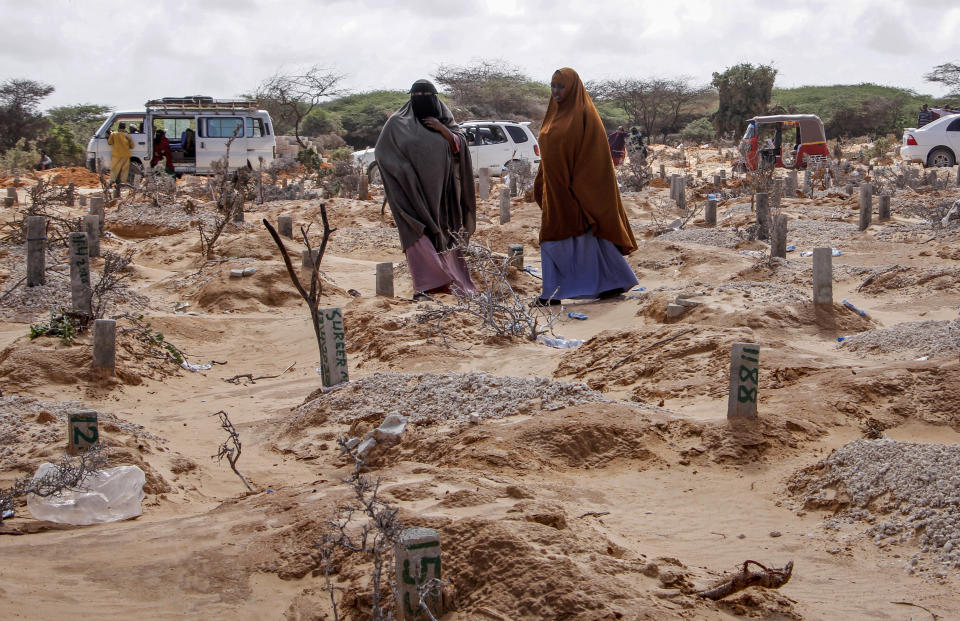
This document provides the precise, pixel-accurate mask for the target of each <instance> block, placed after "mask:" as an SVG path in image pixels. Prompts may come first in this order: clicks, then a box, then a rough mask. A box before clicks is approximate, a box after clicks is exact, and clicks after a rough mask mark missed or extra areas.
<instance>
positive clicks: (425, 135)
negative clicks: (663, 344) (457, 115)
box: [376, 68, 637, 305]
mask: <svg viewBox="0 0 960 621" xmlns="http://www.w3.org/2000/svg"><path fill="white" fill-rule="evenodd" d="M550 88H551V98H550V102H549V104H548V106H547V113H546V116H545V117H544V120H543V125H542V127H541V129H540V137H539V141H540V150H541V162H540V168H539V171H538V172H537V177H536V181H535V183H534V197H535V199H536V201H537V204H538V205H540V208H541V209H542V214H541V225H540V256H541V259H542V264H543V270H542V271H543V293H542V295H541V296H540V297H539V298H538V300H537V303H538V304H541V305H553V304H560V301H561V300H563V299H585V298H608V297H614V296H617V295H619V294H620V293H623V292H624V291H625V290H627V289H629V288H631V287H633V286H634V285H636V284H637V278H636V276H635V275H634V273H633V270H632V269H630V266H629V265H628V264H627V261H626V260H625V259H624V258H623V256H624V255H626V254H630V253H631V252H633V251H634V250H636V249H637V242H636V240H635V239H634V236H633V231H632V230H631V229H630V223H629V222H628V221H627V216H626V212H625V211H624V209H623V203H622V202H621V200H620V190H619V188H618V186H617V178H616V173H615V172H614V165H613V160H612V159H611V155H610V145H609V143H608V141H607V135H606V132H605V131H604V128H603V123H602V122H601V121H600V115H599V113H598V112H597V109H596V107H595V106H594V104H593V101H592V100H591V99H590V96H589V95H588V94H587V91H586V89H585V88H584V87H583V83H582V82H581V80H580V76H578V75H577V73H576V72H575V71H574V70H573V69H569V68H564V69H559V70H558V71H557V72H556V73H554V74H553V79H552V81H551V84H550ZM376 158H377V165H378V166H379V168H380V174H381V176H382V177H383V184H384V190H385V192H386V195H387V201H388V202H389V203H390V209H391V211H392V212H393V218H394V220H395V221H396V224H397V229H398V231H399V234H400V242H401V245H402V246H403V250H404V253H405V254H406V257H407V265H408V267H409V269H410V275H411V277H412V279H413V285H414V291H415V292H416V294H418V295H419V294H424V293H433V292H449V291H450V290H451V289H453V288H457V289H459V290H461V291H462V292H464V293H468V294H472V293H474V292H475V291H476V289H475V287H474V284H473V281H472V280H471V278H470V272H469V270H468V268H467V266H466V263H465V262H464V260H463V257H462V256H461V255H460V252H459V250H458V249H457V246H458V244H459V243H461V242H462V243H466V241H467V240H468V239H469V236H470V235H472V234H473V233H474V231H475V230H476V199H475V196H474V190H473V165H472V162H471V160H470V151H469V149H468V148H467V141H466V136H465V134H464V133H463V132H462V131H461V129H460V127H459V126H458V125H457V123H456V121H454V119H453V115H452V114H451V113H450V110H449V109H448V108H447V107H446V106H445V105H444V104H443V102H441V101H440V100H439V98H438V97H437V90H436V88H435V87H434V86H433V84H431V83H430V82H428V81H427V80H418V81H417V82H415V83H414V85H413V87H412V88H411V89H410V101H409V102H407V103H406V104H404V106H403V107H402V108H400V109H399V110H398V111H396V112H395V113H394V114H393V115H392V116H391V117H390V118H389V119H388V120H387V123H386V124H385V125H384V127H383V130H382V131H381V133H380V138H379V139H378V140H377V146H376Z"/></svg>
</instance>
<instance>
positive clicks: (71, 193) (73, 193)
mask: <svg viewBox="0 0 960 621" xmlns="http://www.w3.org/2000/svg"><path fill="white" fill-rule="evenodd" d="M76 199H77V189H76V186H74V185H73V182H72V181H71V182H70V183H69V184H67V207H73V205H74V203H75V201H76Z"/></svg>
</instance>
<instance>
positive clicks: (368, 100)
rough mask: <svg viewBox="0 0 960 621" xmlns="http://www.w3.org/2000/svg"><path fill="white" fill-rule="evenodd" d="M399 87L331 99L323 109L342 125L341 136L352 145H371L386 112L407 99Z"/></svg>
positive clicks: (375, 140) (398, 106)
mask: <svg viewBox="0 0 960 621" xmlns="http://www.w3.org/2000/svg"><path fill="white" fill-rule="evenodd" d="M409 99H410V95H409V94H408V93H405V92H403V91H371V92H369V93H358V94H354V95H347V96H346V97H340V98H339V99H334V100H333V101H330V102H328V103H325V104H323V109H324V110H325V111H327V112H329V113H330V114H331V115H333V116H335V117H336V118H337V119H338V122H339V123H340V127H342V128H343V139H344V140H345V141H346V142H347V144H349V145H350V146H351V147H353V148H355V149H363V148H365V147H372V146H373V145H374V144H376V142H377V138H378V137H379V136H380V130H381V129H383V124H384V123H386V122H387V119H389V118H390V115H391V114H393V113H394V112H395V111H396V110H397V109H399V108H400V107H401V106H403V104H405V103H406V102H407V101H409Z"/></svg>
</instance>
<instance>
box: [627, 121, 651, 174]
mask: <svg viewBox="0 0 960 621" xmlns="http://www.w3.org/2000/svg"><path fill="white" fill-rule="evenodd" d="M627 155H629V156H630V161H631V162H633V161H634V160H636V162H637V163H638V164H641V165H643V164H646V162H647V145H645V144H643V133H642V132H641V131H640V130H639V129H637V128H636V127H631V128H630V137H629V138H628V139H627Z"/></svg>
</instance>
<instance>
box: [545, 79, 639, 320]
mask: <svg viewBox="0 0 960 621" xmlns="http://www.w3.org/2000/svg"><path fill="white" fill-rule="evenodd" d="M550 93H551V96H550V103H549V104H548V105H547V113H546V116H545V117H544V119H543V126H542V127H541V128H540V137H539V140H540V152H541V154H542V155H541V158H542V159H541V161H540V169H539V170H538V171H537V178H536V181H535V182H534V186H533V193H534V198H535V199H536V201H537V204H539V205H540V208H541V210H542V214H541V219H540V259H541V263H542V269H543V293H542V294H541V296H540V297H539V298H538V299H537V301H536V304H539V305H542V306H546V305H555V304H560V300H562V299H567V298H611V297H614V296H617V295H619V294H621V293H623V292H624V291H625V290H627V289H628V288H630V287H633V286H634V285H636V284H637V277H636V276H635V275H634V273H633V270H632V269H630V265H629V264H628V263H627V261H626V259H624V258H623V255H625V254H630V253H631V252H633V251H634V250H636V249H637V241H636V239H634V237H633V231H632V230H631V229H630V223H629V222H628V221H627V214H626V212H625V211H624V209H623V203H622V202H621V200H620V190H619V188H618V187H617V175H616V172H615V171H614V168H613V161H612V160H611V158H610V147H609V143H608V141H607V136H606V133H605V132H604V129H603V123H602V122H601V121H600V114H599V113H598V112H597V108H596V107H595V106H594V105H593V101H592V100H591V99H590V95H588V94H587V90H586V89H585V88H584V87H583V82H581V81H580V76H579V75H577V72H576V71H574V70H573V69H569V68H564V69H558V70H557V71H556V73H554V74H553V79H552V81H551V82H550ZM624 133H625V132H624Z"/></svg>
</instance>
